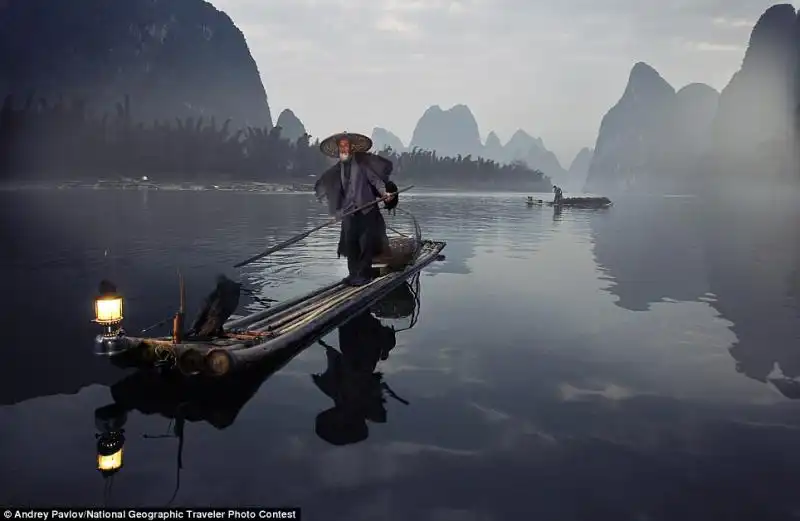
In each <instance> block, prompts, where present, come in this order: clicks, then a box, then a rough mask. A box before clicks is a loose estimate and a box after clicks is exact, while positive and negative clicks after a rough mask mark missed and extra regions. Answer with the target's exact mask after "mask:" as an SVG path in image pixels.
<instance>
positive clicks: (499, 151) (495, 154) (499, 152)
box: [483, 130, 505, 162]
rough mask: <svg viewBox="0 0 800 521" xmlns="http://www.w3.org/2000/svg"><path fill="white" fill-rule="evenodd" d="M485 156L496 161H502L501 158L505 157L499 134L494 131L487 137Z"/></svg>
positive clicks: (484, 149) (484, 147) (484, 148)
mask: <svg viewBox="0 0 800 521" xmlns="http://www.w3.org/2000/svg"><path fill="white" fill-rule="evenodd" d="M483 156H484V157H485V158H486V159H492V160H494V161H500V158H503V157H504V156H505V150H504V148H503V144H502V143H501V142H500V138H499V137H497V134H495V133H494V130H493V131H491V132H489V135H488V136H486V143H485V144H484V145H483ZM500 162H502V161H500Z"/></svg>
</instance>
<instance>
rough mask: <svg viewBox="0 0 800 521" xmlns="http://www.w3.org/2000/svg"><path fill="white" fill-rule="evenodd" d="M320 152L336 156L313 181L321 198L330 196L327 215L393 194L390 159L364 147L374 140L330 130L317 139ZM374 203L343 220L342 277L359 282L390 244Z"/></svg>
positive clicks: (363, 281) (367, 277)
mask: <svg viewBox="0 0 800 521" xmlns="http://www.w3.org/2000/svg"><path fill="white" fill-rule="evenodd" d="M319 147H320V150H321V151H322V153H323V154H325V155H327V156H330V157H335V158H338V159H339V161H338V162H337V163H336V164H335V165H333V166H332V167H331V168H329V169H328V170H326V171H325V172H324V173H323V174H322V175H321V176H320V177H319V179H318V180H317V182H316V184H315V185H314V191H315V192H316V194H317V197H318V198H319V199H323V198H327V199H328V210H329V212H330V214H331V215H343V214H346V213H347V212H350V211H352V210H355V209H356V208H358V207H360V206H363V205H365V204H367V203H369V202H372V201H375V200H376V199H378V198H381V199H383V200H384V201H385V202H386V203H390V202H391V201H392V199H393V198H394V197H395V194H393V193H389V192H387V188H386V186H387V184H389V186H390V187H392V185H393V183H391V181H389V176H390V175H391V173H392V169H393V165H392V162H391V161H389V160H388V159H385V158H383V157H380V156H378V155H375V154H370V153H368V151H369V149H370V148H372V140H371V139H370V138H368V137H367V136H364V135H361V134H353V133H347V132H343V133H340V134H334V135H333V136H330V137H328V138H327V139H325V140H323V141H322V143H320V145H319ZM377 206H378V205H377V204H375V205H372V206H370V207H368V208H365V209H363V210H361V211H359V212H356V213H355V214H353V215H349V216H347V217H345V218H344V219H343V220H342V231H341V235H340V237H339V247H338V250H337V253H338V254H339V256H341V255H345V256H346V257H347V271H348V275H347V277H346V278H345V279H344V282H345V283H346V284H348V285H351V286H363V285H365V284H367V283H369V282H370V281H371V280H372V279H373V277H374V274H373V269H372V260H373V259H374V258H375V257H376V256H378V255H380V254H381V253H382V252H383V250H384V249H385V248H386V247H387V245H388V238H387V236H386V222H385V221H384V220H383V216H382V215H381V211H380V209H379V208H378V207H377Z"/></svg>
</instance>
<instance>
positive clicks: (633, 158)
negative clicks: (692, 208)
mask: <svg viewBox="0 0 800 521" xmlns="http://www.w3.org/2000/svg"><path fill="white" fill-rule="evenodd" d="M717 101H718V95H717V93H716V91H714V90H713V89H712V88H711V87H708V86H707V85H701V84H694V85H690V86H687V87H685V88H684V89H681V91H679V92H677V93H676V92H675V89H674V88H673V87H672V86H671V85H670V84H669V83H667V81H666V80H664V78H662V77H661V75H660V74H659V73H658V72H657V71H656V70H655V69H653V68H652V67H651V66H649V65H647V64H646V63H643V62H639V63H637V64H635V65H634V66H633V68H632V69H631V72H630V75H629V78H628V84H627V86H626V88H625V92H624V93H623V95H622V97H621V98H620V100H619V101H618V102H617V104H616V105H615V106H614V107H612V108H611V110H610V111H609V112H608V113H607V114H606V115H605V116H604V117H603V120H602V122H601V124H600V131H599V133H598V136H597V143H596V145H595V151H594V155H593V157H592V160H591V163H590V166H589V172H588V175H587V179H586V186H585V190H586V191H587V192H593V193H605V192H610V193H620V192H655V193H661V192H675V191H683V190H685V189H686V185H687V183H688V182H689V181H690V178H688V177H687V176H690V175H691V172H694V171H696V169H697V164H698V160H699V158H700V155H701V154H702V152H703V151H704V141H705V140H704V139H703V136H707V135H708V133H709V132H710V131H711V124H712V120H713V118H714V114H715V112H716V108H717ZM698 136H699V137H698Z"/></svg>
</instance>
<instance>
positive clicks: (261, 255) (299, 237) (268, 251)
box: [233, 185, 414, 268]
mask: <svg viewBox="0 0 800 521" xmlns="http://www.w3.org/2000/svg"><path fill="white" fill-rule="evenodd" d="M412 188H414V185H411V186H407V187H405V188H403V189H401V190H398V191H397V192H394V195H395V196H397V195H398V194H400V193H402V192H405V191H407V190H411V189H412ZM381 201H383V199H382V198H381V199H375V200H374V201H371V202H369V203H367V204H363V205H361V206H359V207H358V208H356V209H355V210H351V211H349V212H347V213H345V214H344V215H341V216H339V217H334V218H333V219H331V220H330V221H328V222H326V223H323V224H320V225H319V226H315V227H314V228H311V229H310V230H308V231H305V232H303V233H301V234H299V235H295V236H294V237H292V238H291V239H287V240H285V241H283V242H282V243H280V244H276V245H275V246H273V247H271V248H267V249H266V250H264V251H263V252H261V253H259V254H256V255H253V256H252V257H250V258H249V259H245V260H243V261H242V262H240V263H238V264H234V265H233V267H234V268H241V267H242V266H246V265H248V264H250V263H252V262H255V261H257V260H259V259H263V258H264V257H266V256H267V255H271V254H273V253H275V252H276V251H279V250H282V249H284V248H286V247H287V246H291V245H292V244H294V243H296V242H300V241H302V240H303V239H305V238H306V237H308V236H309V235H311V234H312V233H314V232H316V231H319V230H321V229H323V228H325V227H327V226H330V225H332V224H336V223H337V222H339V221H341V220H342V219H344V218H345V217H347V216H349V215H353V214H354V213H356V212H360V211H361V210H365V209H367V208H369V207H370V206H373V205H376V204H378V203H379V202H381Z"/></svg>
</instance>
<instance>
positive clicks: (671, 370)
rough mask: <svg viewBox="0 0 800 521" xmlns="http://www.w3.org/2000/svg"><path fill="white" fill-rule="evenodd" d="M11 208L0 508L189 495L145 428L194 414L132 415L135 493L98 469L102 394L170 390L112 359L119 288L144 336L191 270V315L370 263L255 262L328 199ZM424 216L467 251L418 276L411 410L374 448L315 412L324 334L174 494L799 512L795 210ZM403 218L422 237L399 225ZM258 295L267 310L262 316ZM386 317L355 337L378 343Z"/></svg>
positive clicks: (30, 198)
mask: <svg viewBox="0 0 800 521" xmlns="http://www.w3.org/2000/svg"><path fill="white" fill-rule="evenodd" d="M542 197H543V198H544V197H547V196H546V195H543V196H542ZM0 198H2V201H0V212H2V214H3V215H2V217H3V220H2V223H3V224H2V226H3V228H2V240H3V243H4V244H5V245H7V248H8V250H7V251H8V252H10V254H8V255H5V256H4V257H3V267H4V271H5V273H6V274H7V275H6V280H5V283H4V287H5V288H7V290H6V294H7V295H9V294H10V298H7V299H4V300H5V301H4V304H3V305H4V309H5V311H4V315H5V316H7V317H8V316H10V317H13V318H14V319H15V320H14V322H13V323H11V324H10V325H8V326H7V331H10V337H8V336H7V341H6V352H7V353H8V356H6V357H5V359H4V360H5V363H4V364H3V366H2V367H0V373H2V378H0V403H1V404H3V405H2V408H0V422H2V425H3V429H2V430H1V431H0V459H2V461H3V465H2V467H0V481H1V482H2V483H3V487H2V489H1V490H2V492H0V502H2V503H18V504H26V505H37V506H38V505H41V506H53V505H64V504H83V505H88V504H103V503H104V502H105V503H106V504H108V505H111V506H136V505H149V506H159V505H164V504H166V503H167V502H169V501H170V499H171V498H172V496H173V493H174V490H175V488H176V455H177V448H178V444H177V440H176V439H174V438H162V439H149V438H144V437H143V435H144V434H148V435H154V434H163V433H166V432H169V428H170V420H169V419H168V418H167V417H165V415H164V413H169V412H170V411H164V410H156V409H158V408H156V409H153V410H146V411H144V412H142V411H137V410H131V411H130V412H129V413H128V416H127V421H126V424H125V436H126V445H125V464H124V467H123V469H122V470H121V471H120V472H119V473H118V474H116V475H115V476H114V477H113V483H112V485H111V488H110V491H109V490H108V487H107V482H105V481H104V480H103V478H102V476H100V475H99V473H98V472H97V471H96V470H95V468H94V458H95V452H94V451H95V433H96V432H97V430H96V428H95V421H94V414H95V410H96V409H97V408H98V407H102V406H105V405H108V404H110V403H113V402H114V400H115V399H118V398H119V396H122V395H126V396H128V398H131V397H133V398H131V399H139V398H141V397H142V396H144V395H145V394H146V393H147V392H148V391H147V385H146V382H144V383H143V382H142V381H139V380H136V379H135V377H133V379H131V378H132V377H130V371H124V370H121V369H115V368H113V367H111V366H109V365H108V364H107V363H106V362H105V361H104V360H101V359H97V358H95V357H94V356H93V355H92V353H91V348H92V344H91V342H92V338H93V336H94V334H95V333H96V332H95V328H94V327H93V324H92V323H91V322H90V320H91V318H92V297H93V294H94V291H95V288H96V285H97V282H98V281H99V280H100V279H101V278H103V277H110V278H112V280H114V281H116V282H117V283H118V285H119V286H120V288H121V290H122V291H123V292H124V293H125V295H126V298H127V299H126V306H127V307H126V316H125V319H126V327H127V328H128V330H129V331H136V330H138V329H141V328H143V327H146V326H148V325H151V324H153V323H155V322H157V321H159V320H161V319H163V318H165V317H167V316H169V315H170V314H171V313H173V312H174V311H175V309H176V307H177V299H178V283H177V270H178V269H180V271H181V273H183V275H184V277H185V278H186V280H187V289H188V296H189V302H190V304H191V306H190V309H189V312H190V315H192V314H193V313H195V312H196V310H197V308H198V306H199V304H200V302H201V301H202V298H203V297H204V296H205V294H206V293H207V292H209V291H210V290H211V289H212V285H213V277H214V275H215V274H216V273H218V272H223V273H226V274H227V275H228V276H230V277H232V278H235V279H238V280H241V281H243V282H244V283H245V286H246V287H248V288H250V289H251V290H252V291H253V292H254V294H255V295H256V296H260V297H262V298H270V299H282V298H286V297H289V296H293V295H296V294H298V293H299V292H302V291H307V290H310V289H312V288H314V287H317V286H319V285H322V284H325V283H328V282H331V281H333V280H336V279H337V278H340V277H342V276H343V275H344V273H345V267H344V259H337V258H336V255H335V243H336V240H337V239H338V230H337V229H327V230H324V231H322V232H320V233H318V234H315V235H314V236H312V237H311V238H309V239H308V240H306V241H304V242H302V243H300V244H298V245H296V246H295V247H293V248H290V249H287V250H285V251H282V252H280V253H278V254H275V255H273V256H271V257H268V258H266V259H263V260H262V261H259V262H258V263H256V264H253V265H251V266H248V267H246V268H244V269H243V270H242V271H241V272H240V271H238V270H233V269H232V268H231V267H230V266H232V265H233V264H235V263H236V262H237V261H240V260H242V259H244V258H247V257H249V256H250V255H252V254H253V253H256V252H258V251H259V250H261V249H263V248H264V247H266V246H268V245H270V244H272V243H274V242H277V241H280V240H282V239H285V238H287V237H289V236H291V235H292V234H294V233H297V232H300V231H303V230H305V229H306V228H308V227H311V226H314V225H316V224H318V223H321V222H323V220H324V219H325V218H326V216H325V215H324V214H323V208H322V207H321V206H320V205H319V204H318V203H316V201H314V199H313V197H311V196H310V195H307V194H247V193H219V192H191V193H187V192H158V191H155V192H154V191H140V192H131V191H127V192H124V191H102V192H96V191H91V190H66V191H59V192H49V191H30V192H26V191H21V192H13V193H12V192H6V193H2V194H0ZM401 205H402V207H403V208H406V209H408V210H410V211H412V212H413V213H414V214H415V215H416V216H417V217H418V218H419V220H420V223H421V225H422V226H423V230H424V233H425V236H427V237H429V238H435V239H441V240H445V241H447V248H446V249H445V251H444V253H445V254H446V256H447V259H446V261H444V262H441V263H436V264H434V265H432V266H431V267H430V268H428V269H426V270H425V272H424V273H423V275H422V276H421V277H420V281H419V286H420V293H421V295H420V309H419V319H418V321H417V322H416V324H415V325H414V327H413V328H411V329H408V330H404V331H399V332H397V333H396V334H395V335H394V340H395V342H396V344H395V347H394V348H393V349H392V350H391V351H390V353H389V355H388V358H387V359H386V360H384V361H381V362H380V363H379V365H378V368H377V370H378V371H380V372H381V373H382V374H383V380H384V381H385V382H386V383H387V384H389V385H390V387H391V389H392V390H394V392H395V393H397V395H399V396H400V397H401V398H403V399H404V400H406V401H407V402H408V405H405V404H403V403H401V402H400V401H397V400H394V399H392V398H387V401H386V402H385V404H383V408H384V409H385V411H386V421H385V422H384V423H381V422H376V421H366V422H363V423H364V425H366V427H367V437H366V439H363V440H362V441H359V442H357V443H351V444H348V445H343V446H334V445H331V444H330V443H327V442H326V441H324V440H323V439H321V438H320V437H319V436H317V434H316V433H315V422H316V418H317V415H318V414H319V413H321V412H323V411H325V410H327V409H330V408H331V407H332V406H333V401H332V400H331V398H329V397H328V396H326V395H325V394H324V393H323V392H321V391H320V389H319V388H317V386H316V385H315V384H314V382H313V380H312V376H311V375H313V374H320V373H324V372H325V370H326V367H327V358H326V350H325V348H324V347H323V346H321V345H319V344H315V345H312V346H310V347H308V348H307V349H305V350H304V351H303V352H302V353H300V354H299V355H298V356H297V357H296V358H294V359H293V360H291V362H289V364H288V365H286V366H285V367H284V368H283V369H282V370H280V371H278V372H277V373H275V374H274V375H272V376H270V377H269V378H266V379H265V380H264V381H263V383H262V382H261V380H260V377H258V378H253V381H252V382H249V383H247V385H248V386H249V387H248V389H249V390H248V391H247V392H245V393H244V394H243V395H241V396H239V395H236V396H234V395H233V394H231V395H230V396H224V395H222V396H218V397H215V398H214V399H204V401H203V402H202V403H201V404H200V405H197V403H195V404H194V405H191V407H194V409H193V413H192V414H194V419H199V420H201V421H190V422H189V423H188V424H187V425H186V427H185V431H184V440H185V442H184V447H183V455H182V456H183V469H182V470H181V473H180V487H179V488H178V491H177V494H175V497H174V501H173V504H176V505H187V506H189V505H193V506H202V505H225V506H229V505H247V504H255V505H292V506H301V507H302V508H303V509H304V519H314V520H325V521H337V520H345V519H347V520H359V519H365V520H373V519H386V520H408V519H420V520H423V519H424V520H494V519H497V520H500V519H580V520H593V519H598V520H608V519H615V520H623V519H636V520H643V519H703V520H706V519H759V520H766V519H792V518H793V516H798V515H799V514H800V496H798V495H797V493H796V490H797V489H796V484H797V482H798V478H800V451H799V450H798V448H797V439H798V435H800V430H798V429H800V417H798V408H797V404H796V402H793V401H792V399H791V397H798V396H800V391H798V390H797V385H796V383H795V381H794V380H792V378H793V377H796V376H798V375H800V356H798V352H797V350H798V342H797V341H798V339H799V338H800V337H798V331H800V329H798V320H797V319H798V315H797V309H798V307H797V301H796V295H797V289H798V288H800V284H798V283H797V282H798V281H800V278H799V277H797V272H796V268H795V266H797V265H798V264H797V260H798V251H800V249H798V248H797V240H796V228H793V226H794V225H793V224H792V223H796V222H798V221H797V220H796V217H797V216H796V214H794V213H792V212H793V211H791V210H787V211H786V212H784V213H783V214H779V215H777V217H775V218H774V219H775V220H774V221H770V218H767V217H762V218H760V219H756V218H754V217H753V215H755V214H752V213H747V212H748V210H747V209H738V210H737V211H736V212H732V213H731V212H730V211H729V210H724V209H720V210H719V211H717V210H714V211H711V210H708V209H703V208H699V207H698V205H697V204H696V201H694V200H693V199H691V198H669V199H666V198H654V199H652V200H642V199H640V200H631V201H620V202H618V203H617V204H616V206H614V207H613V208H611V209H609V210H606V211H597V212H592V211H570V210H564V211H562V212H554V211H553V209H552V208H528V207H526V205H525V204H524V197H523V196H520V195H513V194H479V195H471V196H466V195H463V194H462V195H459V194H414V195H408V196H407V197H404V198H403V200H402V202H401ZM725 211H728V212H729V213H725ZM737 219H738V221H737ZM732 222H735V231H736V232H737V233H735V234H734V233H730V232H731V231H732V224H731V223H732ZM389 223H390V224H391V225H393V226H395V227H397V228H398V229H401V230H408V229H409V228H408V224H409V223H408V220H407V219H406V218H405V216H403V215H402V214H398V215H397V216H396V217H394V218H390V221H389ZM767 231H769V233H767ZM726 232H728V233H726ZM260 306H263V303H261V302H259V301H258V300H257V299H252V298H246V299H243V309H244V310H246V311H252V310H255V309H259V307H260ZM367 322H369V321H368V320H367ZM367 322H364V324H366V325H364V326H363V327H364V328H365V329H364V331H363V338H364V339H365V340H364V341H363V345H362V346H358V345H356V346H355V347H354V348H353V347H352V346H351V352H353V351H355V352H356V353H358V352H360V351H359V349H362V350H363V351H364V352H365V353H367V352H369V351H370V349H371V347H370V342H372V341H373V340H372V339H373V337H372V336H370V334H369V332H368V331H367V329H366V328H367V327H368V324H367ZM408 322H409V321H408V320H404V319H400V320H396V321H393V322H391V324H392V325H394V326H395V328H397V329H401V328H403V327H406V326H408V325H409V324H408ZM385 323H386V324H389V323H390V322H385ZM359 327H362V326H359ZM350 333H351V334H350V335H349V337H347V338H350V340H348V341H349V342H354V343H355V344H358V342H359V334H360V333H359V331H358V330H357V331H356V334H355V335H354V334H352V333H353V332H352V331H351V332H350ZM7 335H8V333H7ZM353 336H355V337H356V339H355V340H352V338H353ZM342 338H345V336H343V337H342ZM339 340H340V336H339V334H338V333H337V332H333V333H332V334H331V335H329V336H328V337H327V338H326V339H325V342H326V343H328V344H330V345H332V346H334V347H338V345H339ZM373 347H374V346H373ZM266 376H267V375H266V374H264V375H261V377H266ZM126 378H128V379H127V380H126ZM113 384H116V387H114V389H115V393H116V395H115V396H113V395H112V390H111V389H110V388H109V386H111V385H113ZM152 392H154V393H157V392H161V391H152ZM126 393H127V394H126ZM249 393H252V397H250V396H249ZM151 394H152V393H151ZM151 398H152V397H151ZM196 398H197V397H196V396H187V397H184V399H185V400H186V401H189V402H191V401H192V400H194V401H195V402H196V401H197V399H196ZM150 401H151V403H153V404H156V405H158V404H159V400H158V399H157V397H156V398H152V399H151V400H150ZM172 406H174V407H176V408H177V404H171V402H170V400H169V399H167V397H166V396H165V397H164V399H163V401H162V403H161V404H160V405H159V407H160V409H164V408H169V407H172ZM173 412H174V411H173ZM145 413H147V414H145ZM167 415H170V414H167ZM172 415H174V414H172ZM380 415H381V413H380V411H378V412H377V413H376V414H373V415H372V416H373V419H375V417H376V416H377V417H378V419H379V417H380ZM359 429H361V427H359ZM361 437H363V436H361Z"/></svg>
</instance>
